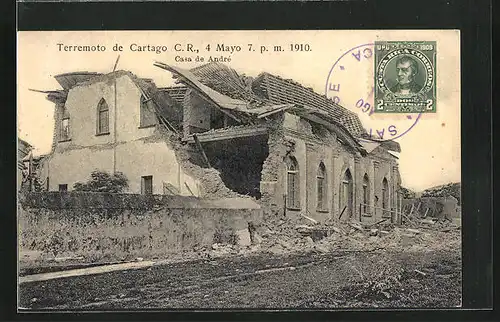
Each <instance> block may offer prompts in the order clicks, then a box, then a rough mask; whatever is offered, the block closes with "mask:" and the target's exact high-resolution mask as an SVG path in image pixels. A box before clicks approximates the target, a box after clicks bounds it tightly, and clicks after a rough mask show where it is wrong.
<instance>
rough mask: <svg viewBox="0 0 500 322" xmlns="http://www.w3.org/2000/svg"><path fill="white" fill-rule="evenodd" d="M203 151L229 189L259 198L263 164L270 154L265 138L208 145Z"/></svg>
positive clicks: (234, 140)
mask: <svg viewBox="0 0 500 322" xmlns="http://www.w3.org/2000/svg"><path fill="white" fill-rule="evenodd" d="M203 148H204V150H205V153H206V155H207V157H208V159H209V160H210V163H211V165H212V167H214V168H215V169H217V170H219V171H220V175H221V179H222V180H223V182H224V184H225V185H226V186H227V187H228V188H229V189H231V190H233V191H236V192H238V193H240V194H242V195H248V196H251V197H253V198H256V199H260V197H261V193H260V181H261V172H262V165H263V163H264V161H265V159H266V158H267V156H268V154H269V153H268V145H267V136H266V135H259V136H252V137H247V138H235V139H230V140H225V141H223V142H218V141H216V142H208V143H205V144H204V145H203Z"/></svg>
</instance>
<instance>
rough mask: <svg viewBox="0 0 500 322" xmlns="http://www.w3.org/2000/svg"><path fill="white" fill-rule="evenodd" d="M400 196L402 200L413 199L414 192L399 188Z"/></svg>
mask: <svg viewBox="0 0 500 322" xmlns="http://www.w3.org/2000/svg"><path fill="white" fill-rule="evenodd" d="M401 194H402V196H403V199H413V198H415V191H412V190H410V189H408V188H405V187H401Z"/></svg>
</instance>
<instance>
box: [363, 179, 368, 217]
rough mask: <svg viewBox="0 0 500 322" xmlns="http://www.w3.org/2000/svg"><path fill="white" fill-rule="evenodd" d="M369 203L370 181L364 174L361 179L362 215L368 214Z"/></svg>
mask: <svg viewBox="0 0 500 322" xmlns="http://www.w3.org/2000/svg"><path fill="white" fill-rule="evenodd" d="M369 202H370V179H368V175H367V174H366V173H365V176H364V177H363V213H365V214H367V213H368V212H369V210H370V209H369Z"/></svg>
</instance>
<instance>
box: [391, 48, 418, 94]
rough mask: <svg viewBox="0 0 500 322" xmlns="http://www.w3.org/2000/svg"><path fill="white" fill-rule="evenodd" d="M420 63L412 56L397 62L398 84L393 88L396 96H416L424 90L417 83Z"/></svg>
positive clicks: (402, 57)
mask: <svg viewBox="0 0 500 322" xmlns="http://www.w3.org/2000/svg"><path fill="white" fill-rule="evenodd" d="M418 71H419V67H418V63H417V61H416V60H415V59H413V58H412V57H411V56H401V57H399V58H398V59H397V60H396V76H397V78H396V80H397V84H396V85H394V86H392V87H391V92H393V93H394V94H416V93H418V92H420V90H422V85H421V84H420V83H419V82H417V80H416V77H417V75H418Z"/></svg>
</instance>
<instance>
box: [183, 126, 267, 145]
mask: <svg viewBox="0 0 500 322" xmlns="http://www.w3.org/2000/svg"><path fill="white" fill-rule="evenodd" d="M267 133H268V129H267V127H265V126H249V127H237V128H234V129H233V128H227V129H220V130H215V131H210V132H202V133H197V134H196V135H197V137H198V140H199V141H200V142H213V141H221V140H228V139H236V138H243V137H251V136H258V135H264V134H267ZM192 136H194V134H192V135H191V136H188V137H186V138H184V140H186V141H188V142H189V143H196V142H195V141H194V137H193V138H191V137H192Z"/></svg>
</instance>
